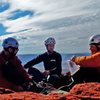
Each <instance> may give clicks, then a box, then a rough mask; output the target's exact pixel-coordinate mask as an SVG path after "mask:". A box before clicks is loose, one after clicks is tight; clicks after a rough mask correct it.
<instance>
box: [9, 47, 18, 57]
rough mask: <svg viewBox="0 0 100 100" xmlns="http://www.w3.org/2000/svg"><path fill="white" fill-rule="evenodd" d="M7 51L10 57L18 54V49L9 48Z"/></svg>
mask: <svg viewBox="0 0 100 100" xmlns="http://www.w3.org/2000/svg"><path fill="white" fill-rule="evenodd" d="M8 51H9V53H10V54H11V55H16V54H17V52H18V48H9V49H8Z"/></svg>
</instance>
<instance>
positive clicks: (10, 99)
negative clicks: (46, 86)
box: [0, 83, 100, 100]
mask: <svg viewBox="0 0 100 100" xmlns="http://www.w3.org/2000/svg"><path fill="white" fill-rule="evenodd" d="M0 100H100V83H84V84H77V85H75V86H74V87H73V88H72V89H71V90H70V92H69V94H57V93H49V94H48V95H44V94H39V93H33V92H14V91H12V90H9V89H3V88H0Z"/></svg>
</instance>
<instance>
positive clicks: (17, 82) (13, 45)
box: [0, 38, 32, 91]
mask: <svg viewBox="0 0 100 100" xmlns="http://www.w3.org/2000/svg"><path fill="white" fill-rule="evenodd" d="M2 46H3V51H2V52H1V53H0V87H3V88H8V89H12V90H14V91H23V90H24V89H23V85H24V83H25V82H30V81H31V80H32V78H31V77H30V75H29V74H28V73H27V72H26V71H25V69H24V67H23V66H22V65H21V61H20V60H19V59H18V58H17V56H16V54H17V52H18V50H19V49H18V46H19V44H18V42H17V40H16V39H14V38H7V39H5V40H4V41H3V44H2Z"/></svg>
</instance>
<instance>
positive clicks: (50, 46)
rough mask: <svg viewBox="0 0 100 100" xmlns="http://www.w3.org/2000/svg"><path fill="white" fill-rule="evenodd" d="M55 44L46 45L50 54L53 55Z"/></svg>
mask: <svg viewBox="0 0 100 100" xmlns="http://www.w3.org/2000/svg"><path fill="white" fill-rule="evenodd" d="M54 46H55V44H53V43H52V44H48V45H46V49H47V51H48V52H49V53H53V51H54Z"/></svg>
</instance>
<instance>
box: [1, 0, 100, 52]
mask: <svg viewBox="0 0 100 100" xmlns="http://www.w3.org/2000/svg"><path fill="white" fill-rule="evenodd" d="M2 3H3V5H5V6H6V4H8V5H9V7H8V9H5V10H3V11H2V12H0V23H1V24H2V25H3V26H4V27H5V28H6V32H7V33H9V34H8V35H3V36H1V37H0V40H1V41H2V40H3V39H4V38H6V37H9V36H12V37H15V38H16V39H18V41H19V42H20V44H21V47H23V48H25V47H27V46H26V44H27V45H28V47H36V48H38V47H41V46H43V44H42V43H43V41H44V39H45V38H46V37H48V36H53V37H55V38H56V39H57V41H58V43H57V47H56V48H57V49H58V51H60V52H62V51H63V52H66V50H67V48H68V50H69V51H71V52H73V51H74V50H70V49H72V46H73V47H74V48H76V47H77V45H81V43H82V42H83V44H84V45H86V38H87V37H89V36H91V35H92V34H96V33H99V31H100V29H99V27H98V26H99V25H100V24H99V23H100V6H99V4H100V0H96V1H93V0H86V1H84V2H83V0H38V1H37V0H5V1H3V0H2ZM17 15H18V16H17ZM16 16H17V17H16ZM84 39H85V41H84ZM28 41H30V42H28ZM87 41H88V39H87ZM65 43H66V45H70V44H71V46H70V47H65ZM59 47H61V48H59ZM80 48H81V49H83V51H87V49H85V48H83V47H82V46H80ZM43 50H44V49H43V48H41V51H43ZM33 51H34V50H33ZM41 51H40V50H38V52H41ZM76 51H79V47H78V50H77V48H76ZM80 51H81V50H80ZM34 52H36V51H34Z"/></svg>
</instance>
